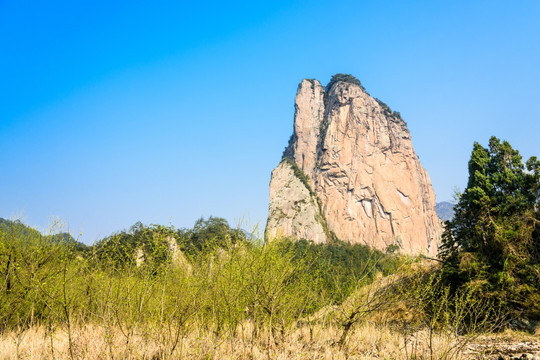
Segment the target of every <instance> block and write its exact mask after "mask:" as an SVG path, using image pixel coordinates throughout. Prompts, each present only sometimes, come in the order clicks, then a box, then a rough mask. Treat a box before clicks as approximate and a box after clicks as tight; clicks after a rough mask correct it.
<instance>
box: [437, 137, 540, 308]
mask: <svg viewBox="0 0 540 360" xmlns="http://www.w3.org/2000/svg"><path fill="white" fill-rule="evenodd" d="M539 189H540V161H538V159H537V158H536V157H532V158H530V159H529V160H528V161H527V163H526V167H525V165H524V164H523V162H522V157H521V155H520V154H519V152H518V151H517V150H515V149H513V148H512V146H510V144H509V143H508V142H506V141H503V142H502V143H501V141H500V140H499V139H497V138H496V137H492V138H491V139H490V141H489V147H488V148H484V147H482V146H481V145H480V144H479V143H475V144H474V147H473V151H472V154H471V159H470V161H469V180H468V183H467V188H466V189H465V191H464V192H463V193H462V194H461V195H459V201H458V203H457V204H456V206H455V217H454V219H453V220H452V221H450V222H447V223H446V230H445V233H444V235H443V242H442V246H441V249H440V257H441V258H442V260H443V262H444V266H443V273H444V274H445V275H446V279H447V280H448V281H449V282H450V283H451V284H453V285H454V286H455V287H456V288H457V287H463V286H467V287H475V288H477V289H478V290H479V293H481V294H483V295H485V296H490V297H493V298H495V299H496V300H497V301H499V302H500V303H501V304H503V305H505V306H508V308H509V309H512V310H513V311H514V313H516V314H517V313H525V314H527V316H532V317H535V318H540V295H539V293H540V256H539V255H540V209H539V206H538V205H539V203H540V201H539Z"/></svg>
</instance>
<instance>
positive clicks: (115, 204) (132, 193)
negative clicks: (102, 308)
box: [0, 0, 540, 243]
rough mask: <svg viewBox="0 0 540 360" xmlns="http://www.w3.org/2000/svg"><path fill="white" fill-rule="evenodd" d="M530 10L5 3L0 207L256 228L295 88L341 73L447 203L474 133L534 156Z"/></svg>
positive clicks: (539, 95)
mask: <svg viewBox="0 0 540 360" xmlns="http://www.w3.org/2000/svg"><path fill="white" fill-rule="evenodd" d="M539 19H540V2H539V1H537V0H530V1H527V0H523V1H507V0H506V1H498V0H485V1H482V0H479V1H444V2H443V1H384V0H382V1H381V0H372V1H361V0H355V1H275V0H274V1H268V2H258V1H245V2H240V1H223V2H212V1H206V2H195V1H189V2H187V1H186V2H184V1H170V2H155V1H110V0H109V1H101V0H97V1H88V2H80V1H54V0H51V1H25V0H0V154H1V162H0V217H4V218H12V217H21V218H22V220H23V221H25V222H26V223H28V224H30V225H32V226H36V227H38V228H41V229H43V228H46V227H47V224H48V222H49V220H50V219H51V217H59V218H61V219H63V220H64V221H65V222H66V223H67V224H68V225H69V228H70V231H71V232H73V233H75V234H78V233H79V232H80V233H82V237H81V239H82V240H83V241H84V242H86V243H92V242H94V241H95V240H97V239H99V238H101V237H103V236H106V235H109V234H110V233H112V232H114V231H118V230H122V229H124V228H127V227H129V226H130V225H132V224H133V223H135V222H136V221H138V220H140V221H142V222H143V223H158V224H172V225H175V226H178V227H190V226H192V225H193V223H194V221H195V220H196V219H197V218H199V217H200V216H205V217H207V216H209V215H215V216H221V217H225V218H226V219H228V220H229V222H231V223H232V224H235V223H236V222H237V221H238V220H239V219H241V218H247V219H248V221H249V222H250V224H253V223H256V222H257V221H260V223H261V226H262V227H264V222H265V220H266V212H267V207H268V184H269V180H270V172H271V170H272V169H273V168H274V167H275V166H276V165H277V164H278V162H279V160H280V157H281V154H282V151H283V149H284V147H285V146H286V144H287V141H288V138H289V136H290V135H291V133H292V127H293V114H294V106H293V104H294V95H295V92H296V87H297V85H298V83H299V82H300V80H301V79H302V78H317V79H319V80H320V81H321V82H323V83H326V82H328V80H329V79H330V76H331V75H332V74H334V73H338V72H341V73H351V74H353V75H355V76H356V77H358V78H359V79H360V80H361V81H362V83H363V85H364V86H365V87H366V88H367V90H368V91H369V92H370V93H371V94H372V95H373V96H376V97H378V98H380V99H382V100H384V101H385V102H386V103H388V104H389V105H390V107H391V108H392V109H393V110H397V111H400V112H401V114H402V116H403V118H404V119H405V121H407V123H408V125H409V129H410V131H411V134H412V138H413V144H414V146H415V148H416V151H417V153H418V155H419V156H420V159H421V161H422V164H423V165H424V167H425V168H426V169H427V170H428V172H429V174H430V176H431V180H432V182H433V186H434V188H435V192H436V194H437V199H438V201H441V200H449V199H451V198H452V193H453V190H454V188H455V187H458V188H461V189H462V188H463V187H464V185H465V183H466V180H467V161H468V158H469V155H470V152H471V149H472V144H473V142H474V141H479V142H481V143H483V144H484V145H485V144H487V141H488V139H489V137H490V136H491V135H496V136H498V137H500V138H503V139H506V140H508V141H510V143H511V144H512V145H513V146H514V147H515V148H517V149H519V150H520V151H521V153H522V154H523V155H524V157H529V156H531V155H540V145H539V143H540V142H539V134H540V113H539V111H538V105H539V100H540V90H539V86H540V25H539V24H540V21H539ZM244 226H246V225H244ZM248 227H249V226H248Z"/></svg>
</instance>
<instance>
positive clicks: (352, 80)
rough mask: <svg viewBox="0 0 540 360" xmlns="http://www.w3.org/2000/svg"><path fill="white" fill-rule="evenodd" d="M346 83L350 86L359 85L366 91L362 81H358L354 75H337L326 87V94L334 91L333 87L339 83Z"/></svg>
mask: <svg viewBox="0 0 540 360" xmlns="http://www.w3.org/2000/svg"><path fill="white" fill-rule="evenodd" d="M340 81H342V82H345V83H348V84H353V85H357V86H359V87H360V88H361V89H362V90H364V91H365V90H366V89H364V87H363V86H362V83H361V82H360V80H358V79H357V78H356V77H354V76H353V75H351V74H335V75H333V76H332V78H331V79H330V82H329V83H328V85H326V92H328V91H330V89H332V87H333V86H334V85H335V84H336V83H338V82H340Z"/></svg>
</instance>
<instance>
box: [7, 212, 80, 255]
mask: <svg viewBox="0 0 540 360" xmlns="http://www.w3.org/2000/svg"><path fill="white" fill-rule="evenodd" d="M0 228H2V229H14V228H16V231H17V232H18V233H19V235H21V236H25V235H27V236H35V235H40V236H46V237H50V238H51V239H52V240H55V241H58V242H65V243H70V244H74V246H75V248H77V249H78V250H86V249H89V247H88V246H87V245H85V244H83V243H82V242H80V241H77V240H75V238H74V237H73V236H71V234H69V233H65V232H64V233H58V234H53V235H43V234H42V233H41V232H39V231H38V230H36V229H34V228H31V227H30V226H28V225H25V224H23V223H22V222H21V221H19V220H7V219H3V218H0Z"/></svg>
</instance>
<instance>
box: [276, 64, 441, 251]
mask: <svg viewBox="0 0 540 360" xmlns="http://www.w3.org/2000/svg"><path fill="white" fill-rule="evenodd" d="M440 234H441V225H440V222H439V220H438V217H437V215H436V214H435V195H434V192H433V189H432V186H431V182H430V180H429V176H428V174H427V172H426V171H425V170H424V168H423V167H422V165H421V164H420V161H419V159H418V156H417V155H416V153H415V151H414V148H413V146H412V142H411V136H410V133H409V130H408V129H407V125H406V124H405V122H404V121H403V120H402V119H401V116H400V115H399V113H397V112H393V111H392V110H391V109H390V108H389V107H388V106H387V105H386V104H385V103H383V102H382V101H380V100H378V99H374V98H372V97H371V96H370V95H369V94H368V93H367V92H366V90H365V89H364V88H363V87H362V84H361V83H360V81H359V80H358V79H356V78H355V77H354V76H352V75H347V74H336V75H334V76H333V77H332V79H331V80H330V82H329V83H328V85H327V86H326V87H323V86H322V85H321V83H320V82H319V81H317V80H314V79H304V80H302V82H301V83H300V84H299V86H298V91H297V94H296V98H295V114H294V131H293V134H292V136H291V138H290V140H289V144H288V146H287V148H286V149H285V151H284V153H283V160H282V162H281V163H280V165H279V166H278V167H277V168H276V169H275V170H274V171H273V172H272V179H271V182H270V206H269V215H268V223H267V235H268V236H269V237H275V236H279V235H284V236H293V237H296V238H306V239H311V240H314V241H318V242H328V241H330V240H331V238H333V237H337V238H338V239H340V240H344V241H350V242H353V243H364V244H367V245H371V246H374V247H376V248H379V249H382V250H384V249H385V248H386V247H387V246H390V245H393V244H394V245H398V246H399V247H400V248H401V249H402V251H403V252H406V253H424V254H429V255H433V254H435V253H436V252H437V247H438V243H439V238H440Z"/></svg>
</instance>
